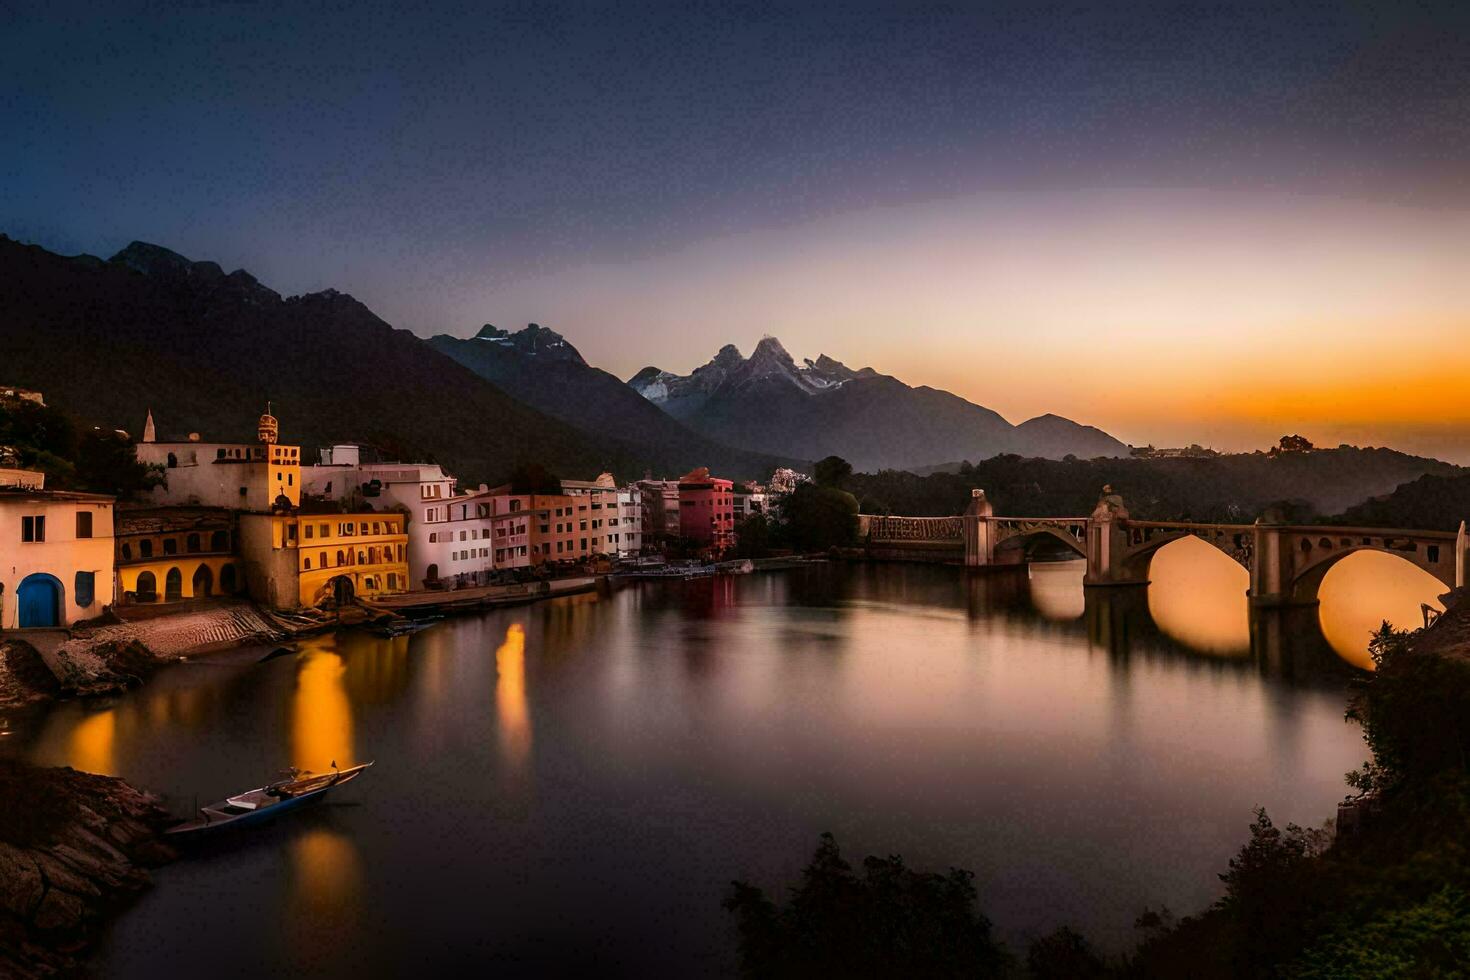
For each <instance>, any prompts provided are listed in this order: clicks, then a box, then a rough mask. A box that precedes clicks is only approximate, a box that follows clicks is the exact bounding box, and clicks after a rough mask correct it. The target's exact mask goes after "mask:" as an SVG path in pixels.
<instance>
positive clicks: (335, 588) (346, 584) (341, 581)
mask: <svg viewBox="0 0 1470 980" xmlns="http://www.w3.org/2000/svg"><path fill="white" fill-rule="evenodd" d="M356 593H357V590H356V589H355V588H353V585H352V579H350V578H348V577H347V576H346V575H338V576H337V577H336V578H334V579H332V598H333V599H335V600H337V605H339V606H345V605H349V604H351V602H352V600H353V598H354V597H355V596H356Z"/></svg>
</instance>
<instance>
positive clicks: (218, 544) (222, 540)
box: [209, 531, 310, 551]
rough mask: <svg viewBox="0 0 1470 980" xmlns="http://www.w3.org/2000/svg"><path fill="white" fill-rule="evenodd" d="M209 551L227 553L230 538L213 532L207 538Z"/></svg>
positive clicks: (220, 532) (225, 534) (219, 532)
mask: <svg viewBox="0 0 1470 980" xmlns="http://www.w3.org/2000/svg"><path fill="white" fill-rule="evenodd" d="M307 537H310V535H307ZM209 550H210V551H229V550H230V536H229V535H228V534H227V533H225V532H224V531H215V532H214V533H213V534H211V535H210V536H209Z"/></svg>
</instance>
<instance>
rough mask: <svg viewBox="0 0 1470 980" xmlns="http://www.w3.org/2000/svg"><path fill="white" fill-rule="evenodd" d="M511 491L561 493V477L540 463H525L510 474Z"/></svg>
mask: <svg viewBox="0 0 1470 980" xmlns="http://www.w3.org/2000/svg"><path fill="white" fill-rule="evenodd" d="M510 492H511V493H544V494H554V493H561V478H560V477H559V476H557V475H556V474H554V473H552V472H551V471H549V470H548V469H547V468H546V467H544V466H542V465H541V464H540V463H523V464H521V465H520V466H517V467H516V468H515V469H514V470H513V471H512V472H511V474H510Z"/></svg>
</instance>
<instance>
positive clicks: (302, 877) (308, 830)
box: [283, 812, 362, 966]
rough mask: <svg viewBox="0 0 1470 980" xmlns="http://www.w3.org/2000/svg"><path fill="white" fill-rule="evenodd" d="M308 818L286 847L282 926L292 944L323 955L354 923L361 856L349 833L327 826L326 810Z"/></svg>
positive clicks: (315, 956) (317, 956)
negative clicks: (287, 882) (287, 879)
mask: <svg viewBox="0 0 1470 980" xmlns="http://www.w3.org/2000/svg"><path fill="white" fill-rule="evenodd" d="M312 818H313V819H312V820H311V821H310V823H309V825H307V826H304V827H303V828H301V829H300V832H298V833H296V834H294V835H293V836H292V838H291V840H290V843H289V845H288V847H287V855H288V861H289V863H290V868H291V872H290V885H289V892H288V893H287V901H286V903H285V906H284V908H283V911H284V912H285V913H286V914H285V916H284V919H283V925H284V929H283V932H284V935H286V936H287V937H289V938H290V940H291V946H293V947H294V948H296V949H298V950H302V951H309V953H308V955H309V956H310V958H311V959H313V960H318V961H323V960H325V959H326V958H327V957H330V956H331V955H332V954H333V947H334V942H333V941H334V940H338V939H344V940H345V939H347V938H348V935H347V934H348V933H349V932H350V930H351V929H352V927H353V926H354V925H355V919H356V918H357V912H358V911H359V902H360V898H361V894H362V857H361V855H360V854H359V853H358V850H357V846H356V845H355V844H354V843H353V842H352V838H350V837H348V836H347V835H346V834H344V833H342V832H341V831H340V830H338V829H336V828H335V827H333V826H331V824H330V814H327V813H321V812H319V813H315V814H312ZM320 965H321V966H329V965H330V964H329V963H328V962H320Z"/></svg>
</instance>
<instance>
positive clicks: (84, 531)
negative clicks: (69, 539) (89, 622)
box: [77, 510, 92, 606]
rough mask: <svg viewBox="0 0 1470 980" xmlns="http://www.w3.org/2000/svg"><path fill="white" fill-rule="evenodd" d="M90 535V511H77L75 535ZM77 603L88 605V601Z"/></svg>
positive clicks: (87, 536) (88, 536)
mask: <svg viewBox="0 0 1470 980" xmlns="http://www.w3.org/2000/svg"><path fill="white" fill-rule="evenodd" d="M91 536H92V512H91V511H90V510H79V511H77V537H79V538H90V537H91ZM78 605H81V606H90V605H91V603H90V602H80V603H78Z"/></svg>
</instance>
